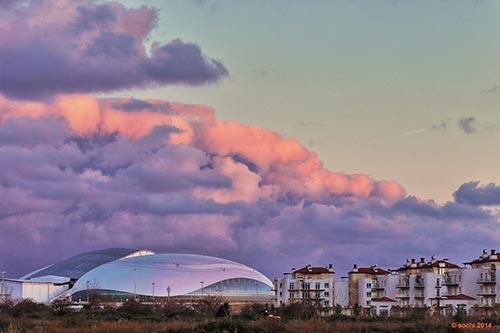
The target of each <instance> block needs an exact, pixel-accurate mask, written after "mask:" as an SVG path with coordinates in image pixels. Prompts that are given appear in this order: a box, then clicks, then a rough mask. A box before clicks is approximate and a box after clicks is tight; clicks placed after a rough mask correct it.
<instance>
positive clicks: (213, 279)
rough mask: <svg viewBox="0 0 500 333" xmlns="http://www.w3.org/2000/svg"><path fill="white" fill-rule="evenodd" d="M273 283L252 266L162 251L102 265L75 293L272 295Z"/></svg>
mask: <svg viewBox="0 0 500 333" xmlns="http://www.w3.org/2000/svg"><path fill="white" fill-rule="evenodd" d="M272 287H273V284H272V282H271V281H270V280H269V279H268V278H267V277H265V276H264V275H263V274H261V273H259V272H258V271H256V270H255V269H253V268H250V267H248V266H245V265H243V264H239V263H236V262H233V261H230V260H225V259H221V258H216V257H210V256H204V255H194V254H170V253H159V254H150V255H142V256H133V257H126V258H123V259H118V260H115V261H111V262H108V263H105V264H103V265H100V266H98V267H96V268H94V269H92V270H90V271H88V272H87V273H86V274H84V275H83V276H81V277H80V279H79V280H78V281H77V282H76V284H75V285H74V287H73V288H72V289H71V290H70V292H71V293H72V294H76V293H79V292H80V293H81V292H87V291H88V289H89V288H92V289H99V290H102V291H108V292H110V293H111V294H113V293H115V294H116V293H122V294H130V295H143V296H157V297H165V296H172V297H175V296H183V295H200V294H201V295H203V294H205V295H209V294H215V295H222V296H250V297H255V296H258V295H259V294H260V295H262V296H265V295H270V294H272V292H271V290H272Z"/></svg>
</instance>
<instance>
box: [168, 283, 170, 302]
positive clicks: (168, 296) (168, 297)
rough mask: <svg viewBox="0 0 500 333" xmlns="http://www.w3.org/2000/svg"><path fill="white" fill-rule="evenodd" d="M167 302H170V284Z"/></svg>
mask: <svg viewBox="0 0 500 333" xmlns="http://www.w3.org/2000/svg"><path fill="white" fill-rule="evenodd" d="M167 303H168V304H170V286H168V287H167Z"/></svg>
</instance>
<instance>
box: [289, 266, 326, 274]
mask: <svg viewBox="0 0 500 333" xmlns="http://www.w3.org/2000/svg"><path fill="white" fill-rule="evenodd" d="M294 273H300V274H323V273H333V272H330V271H329V270H328V268H325V267H312V266H309V267H308V266H306V267H302V268H301V269H298V270H296V271H295V272H294Z"/></svg>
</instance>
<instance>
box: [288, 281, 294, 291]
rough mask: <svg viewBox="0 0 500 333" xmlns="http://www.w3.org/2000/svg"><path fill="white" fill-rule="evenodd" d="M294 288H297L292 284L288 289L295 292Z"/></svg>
mask: <svg viewBox="0 0 500 333" xmlns="http://www.w3.org/2000/svg"><path fill="white" fill-rule="evenodd" d="M294 287H295V286H294V285H293V282H290V285H289V286H288V289H290V290H293V289H294Z"/></svg>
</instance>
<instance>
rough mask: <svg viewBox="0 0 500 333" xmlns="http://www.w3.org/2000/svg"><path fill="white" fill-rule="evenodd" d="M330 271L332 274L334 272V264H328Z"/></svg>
mask: <svg viewBox="0 0 500 333" xmlns="http://www.w3.org/2000/svg"><path fill="white" fill-rule="evenodd" d="M328 270H329V271H330V272H333V264H328Z"/></svg>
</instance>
